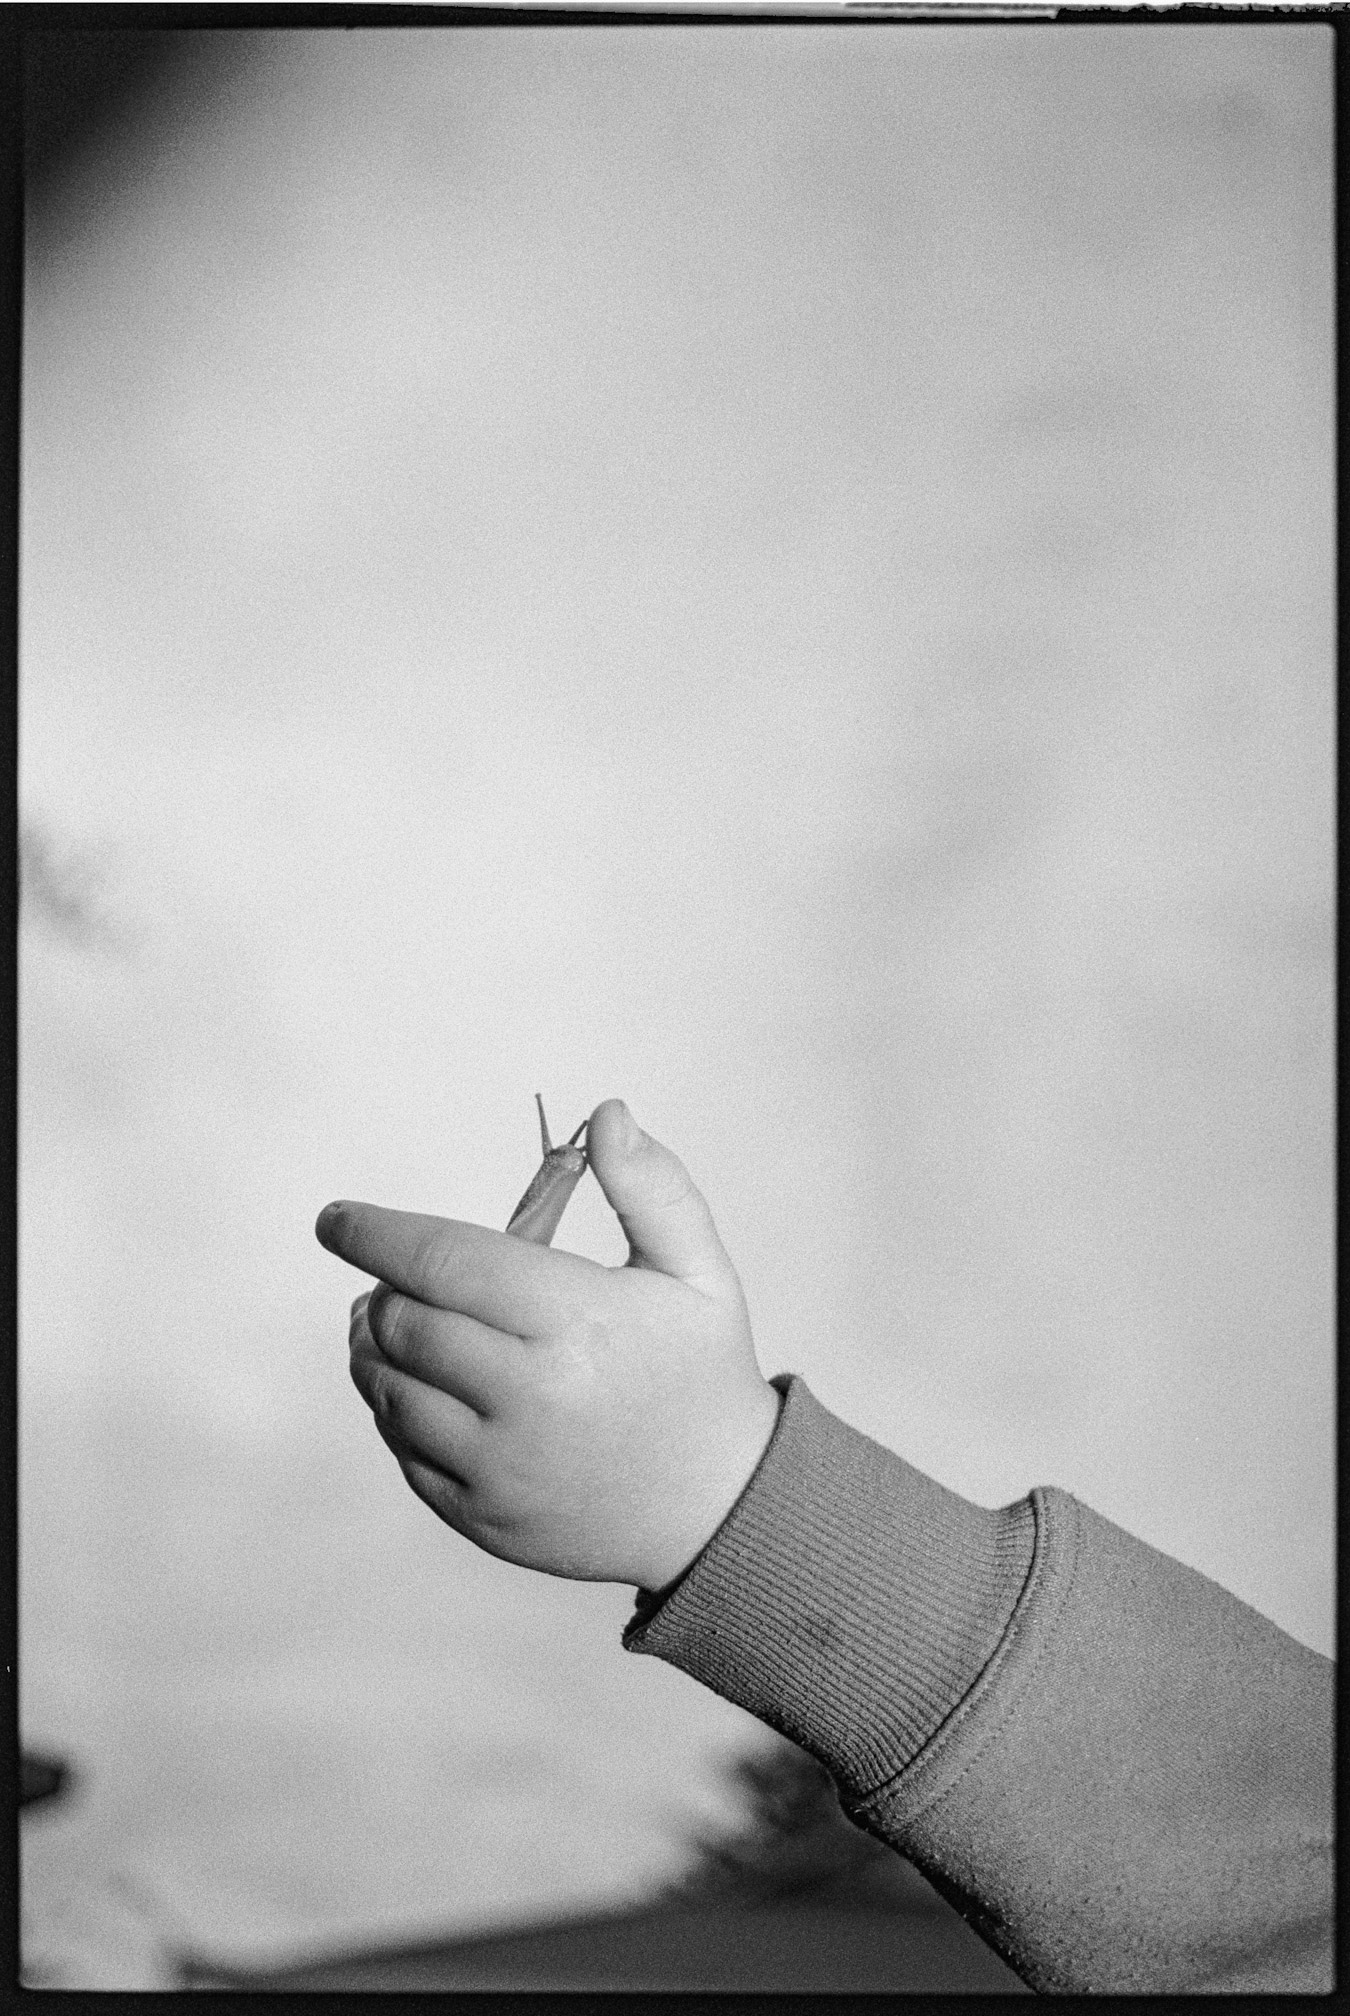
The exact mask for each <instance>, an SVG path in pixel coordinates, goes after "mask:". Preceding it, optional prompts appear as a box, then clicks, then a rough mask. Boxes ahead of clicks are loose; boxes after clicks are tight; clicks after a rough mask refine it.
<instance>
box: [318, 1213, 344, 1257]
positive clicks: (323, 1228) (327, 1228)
mask: <svg viewBox="0 0 1350 2016" xmlns="http://www.w3.org/2000/svg"><path fill="white" fill-rule="evenodd" d="M346 1208H347V1207H346V1205H345V1204H342V1203H337V1204H325V1205H324V1207H323V1209H322V1211H321V1212H320V1213H319V1215H318V1217H317V1218H316V1219H315V1221H314V1236H315V1238H316V1239H317V1240H318V1242H319V1244H320V1245H321V1246H326V1245H327V1244H328V1241H329V1239H330V1238H331V1237H332V1236H333V1234H334V1233H335V1232H336V1231H337V1228H338V1226H339V1224H340V1223H341V1222H342V1214H343V1212H344V1211H345V1210H346Z"/></svg>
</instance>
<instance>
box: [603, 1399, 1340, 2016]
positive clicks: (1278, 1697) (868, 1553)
mask: <svg viewBox="0 0 1350 2016" xmlns="http://www.w3.org/2000/svg"><path fill="white" fill-rule="evenodd" d="M773 1384H774V1385H775V1386H776V1387H777V1388H778V1390H779V1392H780V1393H781V1394H782V1395H783V1404H782V1406H781V1407H780V1410H779V1418H778V1424H777V1427H776V1429H775V1431H774V1434H773V1437H772V1439H771V1440H770V1443H769V1446H768V1448H767V1450H766V1451H765V1453H764V1456H763V1458H762V1459H761V1461H760V1464H759V1467H758V1469H757V1470H756V1472H755V1474H754V1476H753V1477H752V1478H751V1480H750V1483H749V1484H748V1485H747V1487H746V1489H745V1491H744V1492H743V1493H742V1495H741V1497H740V1499H739V1500H738V1501H737V1503H736V1504H735V1506H733V1508H732V1510H731V1512H730V1513H729V1514H728V1516H727V1518H726V1519H725V1520H724V1522H723V1524H722V1525H721V1527H720V1528H719V1529H718V1531H717V1532H716V1533H715V1534H714V1536H713V1538H712V1539H711V1540H710V1541H709V1543H708V1545H707V1546H706V1547H705V1548H704V1549H703V1551H702V1553H701V1554H700V1555H699V1556H698V1558H697V1559H696V1560H695V1561H694V1562H693V1564H692V1565H691V1567H690V1568H689V1569H687V1570H686V1572H685V1573H684V1575H683V1576H682V1577H681V1578H680V1579H679V1580H678V1581H677V1582H676V1583H674V1584H673V1585H672V1586H671V1587H670V1588H669V1589H667V1590H664V1591H661V1592H659V1593H658V1594H647V1593H644V1592H639V1595H638V1601H637V1608H636V1610H635V1612H634V1615H633V1617H632V1619H631V1621H630V1622H629V1625H628V1627H627V1629H626V1630H625V1632H624V1639H623V1642H624V1644H625V1646H626V1647H627V1649H628V1650H629V1651H632V1652H638V1653H648V1654H654V1655H655V1656H657V1657H659V1658H662V1659H665V1660H668V1661H669V1662H670V1663H672V1664H673V1665H675V1666H678V1667H680V1668H682V1669H683V1671H685V1672H686V1673H689V1674H690V1675H692V1676H693V1678H695V1679H696V1680H699V1681H701V1682H702V1683H703V1684H704V1685H706V1686H708V1687H711V1688H713V1689H714V1690H715V1691H716V1692H717V1693H719V1694H721V1695H723V1696H725V1698H726V1699H727V1700H729V1701H733V1702H735V1703H736V1704H737V1705H738V1706H740V1707H742V1708H746V1709H748V1710H749V1711H750V1712H751V1713H752V1714H754V1715H756V1716H758V1717H759V1718H760V1719H761V1720H763V1721H764V1722H767V1723H769V1724H770V1725H771V1726H772V1727H773V1728H775V1729H777V1730H779V1731H781V1733H782V1734H784V1735H785V1736H788V1737H790V1738H791V1739H792V1740H793V1741H794V1742H796V1743H798V1744H800V1745H801V1746H802V1747H803V1748H805V1749H806V1750H808V1751H810V1752H811V1753H812V1754H813V1755H814V1756H816V1757H817V1758H819V1759H820V1761H821V1762H822V1763H823V1764H824V1765H825V1767H826V1769H827V1770H828V1771H829V1772H830V1773H831V1775H832V1777H833V1778H834V1780H835V1782H836V1784H837V1786H838V1789H839V1795H840V1800H841V1803H842V1805H843V1808H844V1811H845V1812H846V1813H847V1814H848V1816H849V1818H850V1819H851V1820H853V1821H854V1822H855V1823H856V1824H857V1825H859V1826H861V1827H863V1828H865V1829H866V1830H867V1831H868V1832H869V1833H871V1834H874V1835H876V1836H877V1837H878V1838H880V1839H881V1840H882V1841H884V1842H886V1843H888V1844H889V1846H891V1847H892V1848H894V1849H896V1850H897V1851H898V1852H899V1853H900V1854H902V1855H904V1856H905V1857H906V1858H907V1859H908V1860H909V1861H910V1862H912V1863H913V1864H915V1865H916V1866H917V1867H918V1868H919V1869H920V1870H922V1871H923V1873H924V1875H925V1876H926V1877H927V1878H928V1880H929V1881H930V1882H931V1883H932V1884H933V1885H934V1887H935V1888H936V1889H937V1890H939V1891H940V1892H941V1893H942V1895H944V1896H945V1897H947V1898H948V1899H949V1901H950V1902H952V1903H953V1904H954V1905H955V1906H956V1908H957V1909H958V1910H959V1911H960V1912H961V1914H962V1915H963V1916H964V1917H965V1918H966V1919H968V1921H969V1922H970V1924H971V1925H972V1926H973V1927H974V1928H975V1930H976V1931H977V1932H979V1933H980V1935H981V1936H982V1937H983V1938H984V1939H985V1940H986V1942H987V1943H988V1944H989V1945H990V1946H991V1947H993V1949H994V1950H995V1951H996V1952H997V1953H998V1954H999V1955H1000V1956H1001V1958H1002V1959H1004V1960H1005V1961H1006V1962H1007V1964H1008V1965H1009V1966H1010V1967H1011V1968H1012V1969H1013V1970H1014V1972H1015V1973H1017V1974H1018V1975H1019V1976H1020V1977H1021V1978H1022V1980H1024V1981H1025V1982H1027V1983H1028V1984H1029V1985H1030V1986H1031V1987H1033V1988H1035V1989H1039V1990H1041V1991H1048V1992H1057V1993H1066V1992H1068V1993H1073V1992H1091V1991H1095V1992H1103V1991H1108V1992H1117V1993H1160V1992H1181V1993H1194V1992H1202V1991H1214V1992H1223V1993H1238V1992H1243V1993H1245V1992H1257V1991H1263V1990H1264V1991H1277V1992H1278V1991H1284V1992H1293V1991H1297V1992H1305V1993H1325V1992H1327V1991H1329V1990H1330V1989H1331V1987H1332V1929H1333V1895H1332V1883H1333V1865H1332V1778H1333V1767H1332V1723H1333V1677H1334V1668H1333V1666H1332V1663H1331V1661H1330V1660H1328V1659H1324V1658H1322V1657H1320V1656H1319V1655H1318V1654H1316V1653H1314V1652H1311V1651H1309V1650H1308V1649H1307V1648H1306V1647H1304V1646H1302V1645H1300V1644H1298V1643H1297V1642H1296V1641H1295V1640H1294V1639H1292V1638H1290V1637H1289V1636H1287V1635H1286V1633H1285V1632H1283V1631H1281V1630H1279V1629H1278V1628H1277V1627H1276V1626H1275V1625H1274V1624H1272V1623H1271V1622H1270V1621H1269V1620H1268V1619H1267V1618H1265V1617H1262V1616H1261V1615H1260V1614H1259V1613H1258V1612H1257V1611H1255V1610H1252V1609H1251V1608H1249V1607H1248V1605H1247V1604H1245V1603H1242V1602H1240V1601H1239V1600H1238V1598H1237V1597H1235V1596H1232V1595H1230V1594H1229V1592H1228V1591H1227V1590H1225V1589H1222V1588H1220V1587H1219V1585H1218V1584H1217V1583H1215V1582H1212V1581H1210V1580H1209V1579H1208V1578H1207V1577H1206V1576H1204V1575H1201V1574H1199V1573H1198V1572H1197V1571H1196V1570H1195V1569H1193V1568H1187V1567H1184V1566H1183V1565H1182V1564H1181V1563H1180V1562H1178V1561H1175V1560H1172V1559H1171V1558H1170V1557H1169V1556H1167V1555H1165V1554H1162V1553H1160V1552H1158V1551H1157V1550H1156V1549H1155V1548H1152V1547H1149V1546H1147V1545H1146V1544H1145V1543H1144V1542H1143V1541H1141V1540H1137V1539H1135V1538H1134V1537H1133V1536H1132V1535H1130V1534H1129V1533H1126V1532H1124V1531H1123V1530H1122V1529H1121V1528H1120V1527H1118V1526H1115V1525H1113V1524H1112V1523H1111V1521H1110V1520H1108V1519H1104V1518H1102V1517H1101V1516H1100V1515H1099V1514H1097V1513H1095V1512H1093V1511H1091V1510H1090V1509H1089V1508H1088V1507H1087V1506H1086V1505H1084V1504H1082V1503H1080V1502H1079V1501H1078V1500H1077V1499H1076V1498H1073V1497H1071V1496H1070V1495H1069V1494H1068V1493H1067V1492H1064V1491H1058V1490H1035V1491H1032V1492H1031V1493H1030V1495H1029V1497H1027V1498H1026V1499H1023V1500H1022V1501H1020V1502H1019V1503H1017V1504H1015V1505H1010V1506H1005V1507H1003V1508H1002V1509H1000V1510H997V1511H990V1510H986V1509H985V1508H983V1507H981V1506H977V1505H973V1504H971V1503H969V1502H968V1501H967V1500H965V1499H963V1498H961V1497H958V1496H957V1494H956V1493H954V1492H951V1491H948V1490H947V1489H945V1487H944V1486H942V1485H941V1484H938V1483H936V1482H935V1481H934V1480H933V1479H932V1478H929V1477H926V1476H924V1475H923V1473H922V1472H920V1471H918V1470H916V1469H915V1468H913V1466H912V1465H910V1464H908V1463H906V1462H904V1461H903V1460H902V1458H900V1457H899V1456H896V1455H894V1454H893V1453H892V1452H891V1451H890V1450H888V1449H885V1448H883V1447H882V1446H881V1445H880V1444H879V1443H877V1442H874V1441H872V1440H871V1439H870V1438H869V1437H868V1436H866V1435H862V1434H860V1433H859V1432H858V1431H857V1430H856V1429H854V1428H851V1427H849V1426H848V1425H847V1424H846V1423H845V1422H843V1421H841V1420H839V1419H838V1418H837V1417H836V1416H835V1415H833V1414H831V1413H830V1412H829V1411H828V1410H827V1409H826V1408H824V1407H822V1406H821V1405H820V1403H819V1402H818V1401H817V1400H816V1399H815V1398H814V1396H813V1395H812V1394H811V1393H810V1392H809V1390H808V1389H807V1387H806V1386H805V1384H804V1383H803V1381H802V1380H800V1379H798V1378H795V1377H792V1376H790V1375H785V1376H783V1377H781V1378H779V1379H775V1380H774V1381H773Z"/></svg>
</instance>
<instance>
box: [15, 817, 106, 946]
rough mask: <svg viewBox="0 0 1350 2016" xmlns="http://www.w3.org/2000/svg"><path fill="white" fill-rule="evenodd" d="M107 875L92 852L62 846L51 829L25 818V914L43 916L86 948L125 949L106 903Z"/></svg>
mask: <svg viewBox="0 0 1350 2016" xmlns="http://www.w3.org/2000/svg"><path fill="white" fill-rule="evenodd" d="M104 881H105V871H104V868H103V866H102V864H101V862H100V861H99V859H98V857H97V855H95V854H93V853H92V852H90V851H89V850H88V849H79V848H72V847H66V848H62V847H61V846H59V845H58V843H57V842H56V840H55V839H54V838H53V836H52V834H51V833H50V832H49V831H48V829H47V828H46V827H45V826H44V825H42V824H41V823H40V822H39V821H37V820H35V819H31V818H30V819H25V820H23V821H22V823H21V825H20V829H19V887H20V899H19V901H20V915H21V916H24V915H26V916H28V917H30V918H39V919H41V921H42V922H43V924H45V925H46V926H47V927H48V929H49V930H51V931H54V932H55V933H56V935H57V936H58V937H59V938H64V939H65V940H66V941H67V943H69V944H72V945H78V946H79V947H80V948H81V949H82V950H96V951H113V950H117V949H122V940H121V937H120V934H119V933H118V932H117V931H116V930H115V929H114V927H113V925H112V923H111V921H110V920H109V918H108V917H107V916H106V914H105V913H104V910H103V907H102V905H101V903H100V900H99V896H100V891H101V889H102V887H103V884H104Z"/></svg>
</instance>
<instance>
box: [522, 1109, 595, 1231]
mask: <svg viewBox="0 0 1350 2016" xmlns="http://www.w3.org/2000/svg"><path fill="white" fill-rule="evenodd" d="M534 1103H535V1105H536V1106H537V1107H538V1108H539V1132H540V1135H541V1137H542V1139H543V1144H544V1159H543V1161H542V1162H541V1163H540V1165H539V1167H538V1169H537V1170H536V1171H535V1173H534V1176H533V1177H532V1178H531V1181H530V1187H529V1189H528V1190H527V1191H526V1192H525V1195H524V1196H523V1197H522V1198H521V1200H520V1202H519V1204H517V1206H516V1208H515V1210H514V1211H513V1212H512V1213H511V1217H510V1220H509V1222H508V1224H507V1227H506V1229H507V1231H508V1232H509V1233H511V1235H512V1236H513V1237H514V1238H516V1239H528V1240H529V1241H530V1242H531V1244H533V1245H535V1246H547V1245H548V1244H549V1243H550V1241H551V1240H552V1238H553V1235H554V1233H555V1232H556V1231H557V1229H558V1221H559V1220H560V1219H561V1217H562V1214H563V1212H564V1211H565V1210H566V1209H567V1200H568V1198H569V1197H570V1196H571V1194H572V1192H573V1191H574V1190H575V1189H576V1187H577V1184H578V1183H579V1182H580V1181H581V1179H582V1177H583V1176H584V1175H585V1173H586V1151H585V1149H584V1148H578V1147H577V1145H576V1144H577V1142H578V1140H579V1139H580V1138H581V1136H582V1135H583V1134H584V1133H585V1132H586V1122H585V1121H584V1120H583V1121H582V1123H581V1125H580V1126H579V1127H578V1128H577V1131H576V1133H575V1134H574V1135H573V1136H572V1138H571V1140H570V1141H564V1142H561V1143H560V1144H559V1146H558V1147H556V1148H555V1147H554V1145H553V1143H552V1142H551V1141H550V1140H549V1138H548V1121H547V1120H546V1119H545V1118H544V1102H543V1100H542V1099H541V1098H540V1096H539V1094H538V1093H537V1092H536V1093H535V1095H534Z"/></svg>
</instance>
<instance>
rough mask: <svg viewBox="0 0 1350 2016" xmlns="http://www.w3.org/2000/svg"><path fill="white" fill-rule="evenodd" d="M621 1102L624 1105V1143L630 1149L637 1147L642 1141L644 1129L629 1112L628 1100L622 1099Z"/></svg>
mask: <svg viewBox="0 0 1350 2016" xmlns="http://www.w3.org/2000/svg"><path fill="white" fill-rule="evenodd" d="M619 1104H620V1105H621V1106H622V1107H623V1145H624V1147H625V1148H629V1149H632V1148H636V1147H638V1146H640V1144H641V1141H642V1129H641V1128H640V1127H639V1126H638V1124H637V1121H636V1120H635V1119H634V1118H633V1116H632V1114H631V1113H630V1112H629V1110H628V1102H627V1101H626V1100H624V1099H621V1100H620V1101H619Z"/></svg>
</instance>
